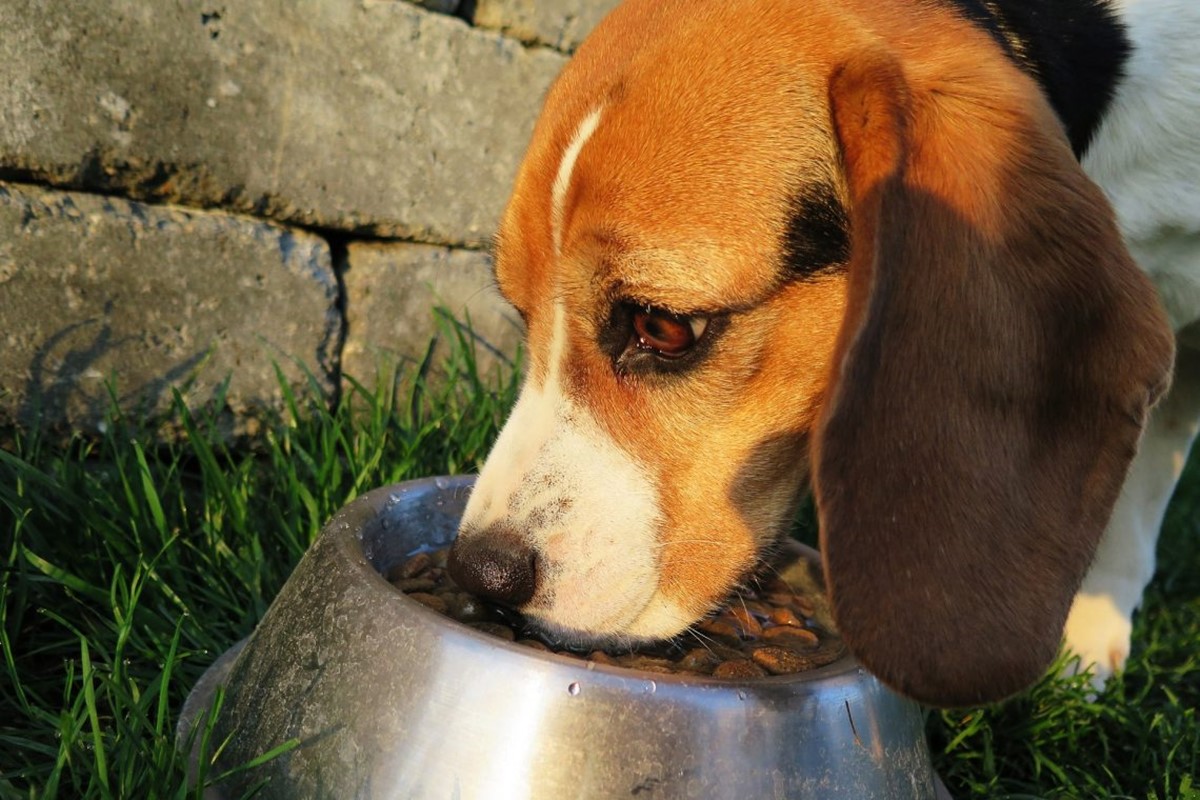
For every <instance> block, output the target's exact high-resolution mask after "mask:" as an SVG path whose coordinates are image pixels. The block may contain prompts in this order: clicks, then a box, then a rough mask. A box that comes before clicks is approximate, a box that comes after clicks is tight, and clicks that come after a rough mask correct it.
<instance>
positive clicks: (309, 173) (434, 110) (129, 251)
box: [0, 0, 616, 430]
mask: <svg viewBox="0 0 1200 800" xmlns="http://www.w3.org/2000/svg"><path fill="white" fill-rule="evenodd" d="M615 4H616V0H474V1H472V0H423V1H422V2H420V3H412V2H405V1H404V0H237V2H232V1H231V0H211V1H209V0H205V2H193V0H180V2H177V3H165V2H153V3H150V2H145V0H107V2H103V3H101V2H91V1H90V0H80V2H71V3H63V2H61V0H25V1H24V2H21V3H5V4H2V5H0V325H2V329H0V330H2V332H0V336H2V337H3V339H2V341H3V345H4V346H3V348H2V349H0V427H2V426H11V425H12V424H13V423H14V422H17V423H22V422H25V423H28V422H31V421H32V420H34V419H35V418H37V417H38V416H39V415H40V416H42V417H43V418H44V419H45V421H47V422H51V423H57V424H67V425H69V426H71V427H75V428H80V429H85V430H86V429H91V428H94V427H95V426H96V425H97V424H98V423H99V422H100V420H101V419H102V417H103V415H104V413H105V411H106V409H107V407H108V404H109V402H110V400H109V390H108V388H107V387H108V386H109V385H114V386H115V387H116V388H117V391H118V395H119V398H118V399H119V401H120V403H121V405H122V407H123V408H124V409H126V410H127V411H130V412H132V411H134V410H137V411H139V412H141V411H156V410H157V411H161V410H163V409H164V408H165V407H166V404H167V403H168V402H169V400H170V393H171V389H172V388H176V389H179V390H180V391H181V392H183V394H184V396H185V398H186V399H187V400H188V402H189V403H192V404H196V405H198V404H202V403H205V402H207V401H209V400H211V399H212V398H213V397H214V396H221V397H223V398H224V399H223V402H224V403H225V404H226V406H227V407H228V409H229V410H230V411H231V412H233V414H234V416H235V417H236V418H238V419H241V420H252V419H253V418H254V416H255V413H256V412H257V411H261V410H263V409H269V408H277V407H278V406H279V404H280V402H281V397H280V386H279V383H278V380H277V378H276V372H275V370H276V365H278V367H279V368H280V369H282V371H283V373H284V375H285V376H286V378H287V380H288V381H291V382H292V383H294V384H295V385H297V386H299V385H300V384H302V383H305V382H307V381H308V380H309V379H308V378H307V377H306V371H308V372H311V374H312V376H313V378H315V383H316V384H317V385H318V386H320V388H321V390H322V391H323V392H325V394H326V395H327V397H328V398H329V399H330V400H331V401H332V400H334V399H335V398H336V397H337V395H338V392H339V389H340V386H341V385H342V382H343V381H344V379H345V377H346V376H351V377H353V378H355V379H357V380H360V381H363V382H364V383H366V384H368V385H370V384H372V383H373V382H374V380H375V378H376V375H377V373H378V371H380V370H387V369H390V368H391V367H392V365H394V364H395V363H397V362H403V361H404V360H406V359H412V358H416V357H419V356H420V355H422V354H423V353H424V352H425V349H426V347H427V346H428V344H429V341H430V338H431V337H432V336H433V334H434V317H433V314H432V308H433V306H434V305H439V304H440V305H444V306H445V307H447V308H448V309H449V310H450V311H451V312H452V313H454V314H456V315H458V316H460V317H463V316H466V315H469V317H470V319H471V321H472V323H473V325H474V328H475V329H476V331H477V332H478V333H479V334H480V335H481V336H482V337H483V338H484V339H485V340H487V341H488V342H489V343H490V344H492V345H494V346H495V347H496V348H497V349H498V350H499V352H501V353H505V352H509V353H510V352H511V351H512V350H513V349H514V347H515V343H516V341H517V339H518V338H519V330H518V323H517V321H516V319H515V315H514V314H513V313H512V312H511V310H509V309H507V308H506V307H505V305H504V303H503V302H502V301H501V300H500V299H499V298H498V296H497V295H496V293H495V291H494V289H493V288H492V286H491V277H490V265H489V263H488V258H487V255H486V243H487V241H488V237H489V236H490V235H491V232H492V231H493V229H494V227H495V225H496V221H497V218H498V215H499V212H500V210H501V209H502V207H503V203H504V201H505V199H506V195H507V192H508V190H509V187H510V183H511V180H512V177H513V174H514V172H515V169H516V165H517V163H518V161H519V158H520V155H521V153H522V151H523V150H524V147H525V144H526V142H527V139H528V136H529V132H530V130H531V128H532V124H533V120H534V118H535V116H536V113H537V111H538V108H539V106H540V103H541V98H542V96H543V94H544V92H545V90H546V88H547V87H548V86H549V84H550V82H551V80H552V79H553V78H554V76H555V75H556V74H557V73H558V71H559V70H560V69H561V68H562V66H563V64H564V63H565V62H566V60H567V58H568V57H569V54H570V52H571V51H572V50H573V49H574V47H575V46H577V45H578V43H579V41H580V39H581V38H582V37H583V35H584V34H585V33H586V32H587V31H588V30H590V28H591V27H592V26H593V25H594V24H595V23H596V22H597V21H598V20H599V19H600V18H601V17H602V16H603V14H604V13H606V12H607V11H608V10H609V8H611V7H612V6H613V5H615ZM226 381H227V382H228V384H227V385H226Z"/></svg>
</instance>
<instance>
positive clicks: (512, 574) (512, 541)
mask: <svg viewBox="0 0 1200 800" xmlns="http://www.w3.org/2000/svg"><path fill="white" fill-rule="evenodd" d="M536 563H537V551H535V550H534V549H533V548H532V547H530V546H528V545H526V544H525V543H524V542H522V541H521V539H520V537H518V536H517V535H516V534H515V533H512V532H511V531H507V530H495V529H491V528H489V529H487V530H484V531H481V532H479V533H477V534H474V535H471V536H468V537H467V538H466V539H463V538H462V537H460V538H459V539H458V540H456V541H455V542H454V546H453V547H451V548H450V556H449V558H448V560H447V562H446V568H447V569H448V570H449V571H450V577H451V578H453V579H454V582H455V583H457V584H458V585H459V586H461V587H462V588H463V589H466V590H467V591H468V592H470V593H471V594H474V595H478V596H479V597H483V598H485V599H488V600H494V601H495V602H497V603H503V604H504V605H506V606H511V607H513V608H516V607H518V606H521V605H524V604H525V603H527V602H529V600H530V599H531V598H532V597H533V594H534V592H535V591H536V590H537V570H536V568H535V567H536Z"/></svg>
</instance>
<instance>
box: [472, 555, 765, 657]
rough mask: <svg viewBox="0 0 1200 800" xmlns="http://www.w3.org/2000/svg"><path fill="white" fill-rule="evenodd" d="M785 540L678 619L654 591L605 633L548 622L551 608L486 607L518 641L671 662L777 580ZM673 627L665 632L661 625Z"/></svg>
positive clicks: (671, 603)
mask: <svg viewBox="0 0 1200 800" xmlns="http://www.w3.org/2000/svg"><path fill="white" fill-rule="evenodd" d="M784 541H785V537H782V536H781V537H779V538H778V539H774V540H771V541H769V542H767V543H766V544H763V545H762V546H760V548H759V555H758V558H757V560H756V561H755V563H754V565H753V566H752V567H751V568H749V569H746V570H744V571H743V572H742V573H741V574H740V575H739V576H738V577H737V579H735V580H733V581H732V582H731V583H730V585H729V587H728V588H727V590H726V591H725V592H724V593H723V594H721V595H720V596H718V597H717V598H715V599H707V600H706V599H696V600H694V602H693V606H694V607H695V608H697V609H698V610H697V612H696V613H694V614H690V615H681V614H680V613H679V610H678V609H679V608H680V607H681V606H680V604H679V603H678V602H675V601H671V600H669V599H667V598H666V597H664V596H663V595H662V593H661V592H660V591H658V590H656V591H655V592H654V593H653V594H652V595H651V596H650V597H649V599H648V600H647V601H646V602H645V603H644V604H643V605H642V606H641V608H640V609H638V610H635V611H634V612H633V613H632V614H631V613H630V612H628V611H626V612H625V613H621V612H620V611H618V612H617V613H615V614H614V615H613V616H614V617H615V618H624V619H629V620H630V621H629V622H627V623H626V624H624V625H622V626H620V627H614V628H613V629H607V630H588V629H580V628H578V627H574V626H571V625H568V624H563V623H561V622H559V621H557V620H556V619H555V618H554V617H553V609H552V604H545V603H536V602H535V603H534V604H531V605H530V606H526V607H525V608H524V610H522V609H517V608H512V607H510V606H502V605H499V604H496V603H491V605H492V607H493V608H495V609H496V610H497V613H499V614H500V615H502V616H503V617H504V618H505V620H506V621H507V622H508V623H509V624H510V625H511V626H512V627H513V628H514V630H516V631H518V632H519V634H520V635H521V636H522V637H525V638H532V639H537V640H538V641H540V642H542V643H543V644H545V645H546V646H548V647H550V648H551V649H553V650H565V651H569V652H574V653H580V654H587V653H590V652H594V651H596V650H600V651H603V652H605V653H609V654H612V655H620V654H628V653H635V652H636V653H639V654H643V655H645V654H650V655H655V656H661V657H665V658H673V657H675V656H677V655H678V654H679V653H680V652H682V651H684V650H687V649H690V648H694V647H697V646H705V642H706V641H707V639H708V638H709V637H708V634H706V633H705V632H704V627H705V626H706V624H707V623H710V622H712V621H713V620H715V619H716V618H718V617H719V616H720V615H721V614H723V613H725V612H726V611H727V610H728V609H730V608H734V607H737V606H738V605H739V603H741V602H742V601H743V599H744V597H745V596H747V595H751V596H754V595H757V594H759V593H761V592H763V591H765V589H764V587H765V586H766V585H767V584H768V583H770V582H772V581H774V580H776V579H778V578H780V576H781V574H782V573H781V571H780V570H781V562H782V561H783V560H785V559H787V558H789V556H788V555H787V554H786V553H785V552H784V551H785V548H784V547H783V542H784ZM667 620H672V621H674V622H675V623H676V624H674V625H670V626H669V627H668V626H666V625H664V621H667Z"/></svg>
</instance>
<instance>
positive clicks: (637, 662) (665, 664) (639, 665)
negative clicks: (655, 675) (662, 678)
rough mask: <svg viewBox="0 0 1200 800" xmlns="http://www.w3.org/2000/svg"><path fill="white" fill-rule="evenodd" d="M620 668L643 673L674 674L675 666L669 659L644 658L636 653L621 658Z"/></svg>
mask: <svg viewBox="0 0 1200 800" xmlns="http://www.w3.org/2000/svg"><path fill="white" fill-rule="evenodd" d="M621 666H623V667H628V668H629V669H640V670H642V671H643V672H661V673H668V672H674V671H675V669H674V667H675V665H674V664H673V663H671V660H670V659H667V658H658V657H657V656H644V655H640V654H637V653H632V654H630V655H627V656H624V657H622V658H621Z"/></svg>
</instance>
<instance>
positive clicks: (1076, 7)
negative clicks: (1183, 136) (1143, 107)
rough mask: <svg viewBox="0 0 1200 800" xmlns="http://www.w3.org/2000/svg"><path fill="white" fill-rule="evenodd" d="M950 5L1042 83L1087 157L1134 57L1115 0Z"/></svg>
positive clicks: (960, 0) (962, 1) (956, 1)
mask: <svg viewBox="0 0 1200 800" xmlns="http://www.w3.org/2000/svg"><path fill="white" fill-rule="evenodd" d="M945 1H946V2H949V3H951V4H953V5H954V6H956V7H957V8H959V9H960V10H961V12H962V13H963V14H964V15H965V16H966V17H967V18H968V19H970V20H971V21H973V22H975V23H976V24H977V25H979V26H981V27H983V28H984V29H986V30H987V31H988V32H989V33H990V34H991V35H992V36H994V37H995V38H996V40H997V41H998V42H999V43H1000V45H1001V46H1002V47H1003V48H1004V49H1005V51H1006V52H1008V54H1009V56H1010V57H1012V59H1013V60H1014V61H1016V62H1017V64H1019V65H1020V66H1021V68H1022V69H1024V70H1025V71H1026V72H1028V73H1029V74H1030V75H1032V76H1033V77H1034V78H1035V79H1036V80H1037V81H1038V83H1040V84H1041V86H1042V89H1043V91H1045V92H1046V96H1047V97H1048V98H1049V100H1050V104H1051V105H1052V106H1053V107H1054V110H1055V111H1056V112H1057V113H1058V116H1059V119H1061V120H1062V122H1063V124H1064V125H1065V126H1066V129H1067V136H1068V138H1069V139H1070V140H1071V147H1072V149H1073V150H1074V151H1075V155H1076V157H1081V156H1082V155H1083V153H1084V152H1085V151H1086V150H1087V148H1088V145H1089V144H1090V142H1091V140H1092V136H1093V135H1094V133H1095V131H1096V128H1097V126H1098V125H1099V124H1100V120H1101V119H1102V118H1103V117H1104V112H1105V110H1106V109H1107V107H1108V104H1109V102H1110V101H1111V100H1112V98H1113V95H1114V93H1115V92H1116V87H1117V84H1118V83H1119V82H1120V80H1121V78H1122V77H1123V74H1124V66H1125V62H1126V60H1127V59H1128V58H1129V55H1130V52H1131V44H1130V41H1129V38H1128V36H1127V35H1126V32H1125V28H1124V26H1123V25H1122V23H1121V20H1120V18H1119V16H1118V15H1117V12H1116V11H1114V10H1113V8H1112V6H1111V4H1110V2H1109V0H945Z"/></svg>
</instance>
